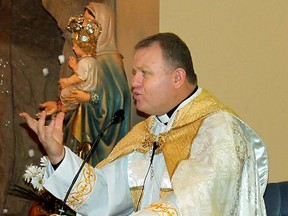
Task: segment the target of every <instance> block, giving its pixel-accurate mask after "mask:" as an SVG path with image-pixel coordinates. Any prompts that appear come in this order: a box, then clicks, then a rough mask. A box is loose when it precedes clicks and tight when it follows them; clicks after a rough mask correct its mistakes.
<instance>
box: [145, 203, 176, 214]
mask: <svg viewBox="0 0 288 216" xmlns="http://www.w3.org/2000/svg"><path fill="white" fill-rule="evenodd" d="M146 209H147V210H149V211H152V212H154V213H156V214H157V215H160V216H177V215H178V213H177V210H176V208H175V207H174V206H173V205H171V204H170V203H169V202H167V201H162V202H156V203H153V204H152V205H150V206H149V207H148V208H146Z"/></svg>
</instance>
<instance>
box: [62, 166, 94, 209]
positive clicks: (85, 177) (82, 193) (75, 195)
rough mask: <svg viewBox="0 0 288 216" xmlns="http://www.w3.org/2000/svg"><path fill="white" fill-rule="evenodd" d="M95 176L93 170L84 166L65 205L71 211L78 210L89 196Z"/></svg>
mask: <svg viewBox="0 0 288 216" xmlns="http://www.w3.org/2000/svg"><path fill="white" fill-rule="evenodd" d="M96 178H97V175H96V173H95V171H94V170H93V168H92V167H91V166H89V165H88V164H86V165H85V166H84V168H83V171H82V173H81V176H80V180H79V181H78V183H77V184H76V185H75V186H74V187H73V189H72V191H71V193H70V195H69V197H68V200H67V204H68V206H69V207H71V208H72V209H74V210H76V209H78V208H79V207H80V206H81V205H82V204H83V203H84V202H85V201H86V200H87V199H88V197H89V196H90V194H91V193H92V191H93V188H94V186H95V184H96Z"/></svg>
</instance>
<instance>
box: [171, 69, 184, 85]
mask: <svg viewBox="0 0 288 216" xmlns="http://www.w3.org/2000/svg"><path fill="white" fill-rule="evenodd" d="M173 79H174V80H173V81H174V86H175V88H180V87H181V86H182V85H183V83H184V82H185V80H186V71H185V70H184V69H183V68H176V69H175V70H174V71H173Z"/></svg>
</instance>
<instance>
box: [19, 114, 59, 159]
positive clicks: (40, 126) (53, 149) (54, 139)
mask: <svg viewBox="0 0 288 216" xmlns="http://www.w3.org/2000/svg"><path fill="white" fill-rule="evenodd" d="M19 115H20V116H21V117H22V118H25V120H26V122H27V124H28V126H29V127H30V128H31V129H32V130H33V131H34V132H35V133H36V134H37V136H38V138H39V140H40V142H41V144H42V145H43V147H44V149H45V151H46V153H47V155H48V157H49V159H50V161H51V163H52V164H57V163H59V162H60V161H61V160H62V159H63V157H64V155H65V151H64V146H63V119H64V113H63V112H60V113H58V114H57V115H56V117H55V119H52V120H51V122H50V124H49V125H48V126H45V120H46V112H45V111H43V112H42V113H41V117H40V119H39V120H38V121H37V120H36V119H34V118H32V117H31V116H30V115H29V114H27V113H25V112H23V113H20V114H19Z"/></svg>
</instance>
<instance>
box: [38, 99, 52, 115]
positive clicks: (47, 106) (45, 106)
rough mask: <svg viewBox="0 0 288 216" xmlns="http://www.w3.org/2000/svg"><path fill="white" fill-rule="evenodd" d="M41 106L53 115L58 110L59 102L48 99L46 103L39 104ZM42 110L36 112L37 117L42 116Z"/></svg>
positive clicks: (47, 113) (48, 113)
mask: <svg viewBox="0 0 288 216" xmlns="http://www.w3.org/2000/svg"><path fill="white" fill-rule="evenodd" d="M39 107H40V108H42V109H44V111H45V112H46V115H47V116H49V115H53V114H55V113H56V112H57V102H56V101H47V102H45V103H42V104H39ZM40 116H41V112H39V113H37V114H36V117H38V118H40Z"/></svg>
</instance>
